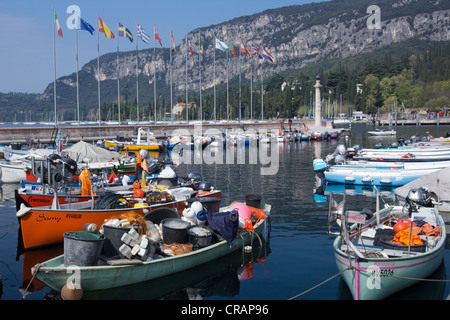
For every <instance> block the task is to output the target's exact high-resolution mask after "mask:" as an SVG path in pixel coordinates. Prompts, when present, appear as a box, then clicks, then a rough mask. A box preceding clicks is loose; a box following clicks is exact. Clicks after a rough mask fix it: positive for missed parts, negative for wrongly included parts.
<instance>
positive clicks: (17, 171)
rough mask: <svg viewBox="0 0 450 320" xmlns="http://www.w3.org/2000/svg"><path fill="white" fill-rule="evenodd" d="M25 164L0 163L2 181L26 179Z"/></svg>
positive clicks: (15, 181) (9, 181)
mask: <svg viewBox="0 0 450 320" xmlns="http://www.w3.org/2000/svg"><path fill="white" fill-rule="evenodd" d="M26 169H27V166H26V164H24V163H22V162H19V163H14V164H11V163H0V170H1V178H2V181H3V182H4V183H20V181H21V180H25V179H26Z"/></svg>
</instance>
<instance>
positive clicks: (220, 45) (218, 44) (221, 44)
mask: <svg viewBox="0 0 450 320" xmlns="http://www.w3.org/2000/svg"><path fill="white" fill-rule="evenodd" d="M216 49H219V50H222V51H225V50H227V49H228V46H227V44H226V43H225V42H222V41H220V40H219V39H217V38H216Z"/></svg>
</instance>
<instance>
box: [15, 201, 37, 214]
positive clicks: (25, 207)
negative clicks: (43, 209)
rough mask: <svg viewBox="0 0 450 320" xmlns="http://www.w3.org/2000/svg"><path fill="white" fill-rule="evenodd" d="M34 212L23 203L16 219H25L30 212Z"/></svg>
mask: <svg viewBox="0 0 450 320" xmlns="http://www.w3.org/2000/svg"><path fill="white" fill-rule="evenodd" d="M32 210H33V208H30V207H27V206H25V204H23V203H21V204H20V209H19V211H17V213H16V217H18V218H20V217H23V216H24V215H25V214H27V213H28V212H30V211H32Z"/></svg>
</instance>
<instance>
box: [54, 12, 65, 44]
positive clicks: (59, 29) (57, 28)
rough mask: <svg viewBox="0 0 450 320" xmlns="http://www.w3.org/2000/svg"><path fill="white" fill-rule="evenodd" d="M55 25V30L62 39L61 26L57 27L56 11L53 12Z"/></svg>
mask: <svg viewBox="0 0 450 320" xmlns="http://www.w3.org/2000/svg"><path fill="white" fill-rule="evenodd" d="M55 25H56V30H58V35H59V36H60V37H61V38H62V37H63V34H62V30H61V26H60V25H59V21H58V16H57V15H56V11H55Z"/></svg>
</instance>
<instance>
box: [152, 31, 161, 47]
mask: <svg viewBox="0 0 450 320" xmlns="http://www.w3.org/2000/svg"><path fill="white" fill-rule="evenodd" d="M153 29H155V40H158V41H159V45H160V46H161V47H162V43H161V38H160V37H159V35H158V31H156V27H155V26H153Z"/></svg>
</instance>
